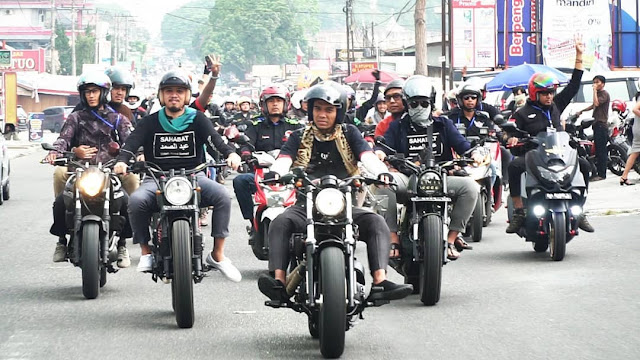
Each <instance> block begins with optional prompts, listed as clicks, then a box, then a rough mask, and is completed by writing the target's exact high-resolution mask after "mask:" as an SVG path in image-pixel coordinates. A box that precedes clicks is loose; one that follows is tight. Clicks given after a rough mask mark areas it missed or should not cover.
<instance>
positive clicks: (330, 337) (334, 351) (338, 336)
mask: <svg viewBox="0 0 640 360" xmlns="http://www.w3.org/2000/svg"><path fill="white" fill-rule="evenodd" d="M345 279H346V277H345V264H344V254H343V253H342V250H341V249H339V248H337V247H327V248H324V249H322V251H321V252H320V292H321V294H322V304H320V313H319V314H318V330H319V335H320V352H321V353H322V356H324V357H326V358H337V357H340V355H342V353H343V352H344V338H345V332H346V331H347V302H346V298H347V297H346V283H345Z"/></svg>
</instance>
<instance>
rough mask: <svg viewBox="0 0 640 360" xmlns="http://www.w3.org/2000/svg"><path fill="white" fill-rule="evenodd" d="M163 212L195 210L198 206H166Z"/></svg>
mask: <svg viewBox="0 0 640 360" xmlns="http://www.w3.org/2000/svg"><path fill="white" fill-rule="evenodd" d="M162 209H163V210H165V211H172V210H195V209H196V206H195V205H166V206H163V207H162Z"/></svg>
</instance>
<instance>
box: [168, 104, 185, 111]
mask: <svg viewBox="0 0 640 360" xmlns="http://www.w3.org/2000/svg"><path fill="white" fill-rule="evenodd" d="M167 110H169V111H171V112H174V113H176V112H180V110H182V106H180V107H178V106H176V105H170V106H167Z"/></svg>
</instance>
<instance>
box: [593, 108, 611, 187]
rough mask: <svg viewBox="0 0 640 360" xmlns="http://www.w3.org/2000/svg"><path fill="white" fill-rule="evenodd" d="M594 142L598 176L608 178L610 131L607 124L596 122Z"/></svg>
mask: <svg viewBox="0 0 640 360" xmlns="http://www.w3.org/2000/svg"><path fill="white" fill-rule="evenodd" d="M593 142H594V143H595V144H594V145H595V147H596V169H597V170H598V176H600V177H601V178H606V177H607V153H608V152H607V143H608V142H609V129H608V128H607V124H606V123H601V122H598V121H596V122H595V123H594V124H593Z"/></svg>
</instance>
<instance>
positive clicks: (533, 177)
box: [503, 123, 586, 261]
mask: <svg viewBox="0 0 640 360" xmlns="http://www.w3.org/2000/svg"><path fill="white" fill-rule="evenodd" d="M503 129H505V130H506V131H507V132H508V133H509V134H510V135H513V136H520V137H521V140H520V141H519V142H518V144H517V145H516V146H515V148H521V149H524V150H525V152H526V154H525V162H526V172H525V173H523V180H522V194H521V196H522V200H523V203H524V207H525V210H526V211H525V213H526V218H525V223H524V225H523V227H522V228H520V229H519V230H518V232H517V234H518V235H519V236H520V237H523V238H525V239H526V241H531V242H532V243H533V248H534V250H535V251H536V252H544V251H546V250H547V248H549V249H550V255H551V259H553V260H554V261H561V260H562V259H563V258H564V255H565V252H566V244H567V242H569V241H570V240H571V239H572V238H573V237H575V236H576V235H578V220H579V219H578V217H579V216H580V215H581V214H582V205H583V204H584V194H585V189H586V187H585V182H584V178H583V176H582V173H581V172H580V166H579V163H578V151H577V150H576V149H575V148H574V147H577V146H578V145H577V144H575V143H572V142H571V138H570V135H569V134H568V133H566V132H564V131H562V132H559V131H556V130H555V129H553V128H548V129H547V131H546V132H540V133H538V134H537V135H536V136H535V137H531V136H528V135H527V134H526V133H523V132H521V131H520V130H518V129H517V128H516V126H515V124H513V123H508V124H505V125H503ZM526 150H528V151H526ZM508 201H509V205H508V216H509V220H511V219H512V218H513V208H514V207H513V202H512V201H511V197H509V200H508Z"/></svg>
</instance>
